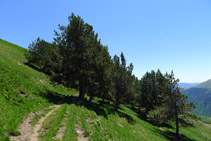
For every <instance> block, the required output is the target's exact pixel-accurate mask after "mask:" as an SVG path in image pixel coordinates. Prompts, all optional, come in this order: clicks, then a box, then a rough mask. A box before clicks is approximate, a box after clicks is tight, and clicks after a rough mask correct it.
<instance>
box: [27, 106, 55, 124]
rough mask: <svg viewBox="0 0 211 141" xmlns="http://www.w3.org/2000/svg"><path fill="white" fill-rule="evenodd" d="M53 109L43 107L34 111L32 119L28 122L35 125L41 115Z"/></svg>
mask: <svg viewBox="0 0 211 141" xmlns="http://www.w3.org/2000/svg"><path fill="white" fill-rule="evenodd" d="M53 109H54V108H45V109H43V110H42V111H41V112H40V113H36V114H35V116H34V119H33V120H32V121H30V123H31V124H32V125H36V124H37V122H38V121H39V120H40V118H42V117H43V116H45V115H46V114H47V113H48V112H50V111H51V110H53Z"/></svg>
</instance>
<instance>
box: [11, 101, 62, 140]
mask: <svg viewBox="0 0 211 141" xmlns="http://www.w3.org/2000/svg"><path fill="white" fill-rule="evenodd" d="M60 106H61V105H54V106H51V107H55V108H54V109H53V110H51V111H50V112H48V114H46V115H45V116H44V117H42V118H41V119H40V120H39V122H38V123H37V124H36V125H35V126H32V125H31V124H30V123H29V122H30V121H32V120H33V119H34V116H35V113H30V114H29V116H28V117H27V118H25V119H24V121H23V123H22V124H20V126H19V127H18V131H19V132H20V133H21V135H19V136H12V137H11V138H10V139H11V141H39V138H38V136H39V132H38V131H39V129H40V128H41V127H42V123H43V122H44V121H45V119H46V118H47V117H48V116H49V115H50V114H52V113H53V112H54V111H55V110H56V109H58V108H59V107H60ZM51 107H49V108H51Z"/></svg>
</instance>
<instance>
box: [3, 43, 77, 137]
mask: <svg viewBox="0 0 211 141" xmlns="http://www.w3.org/2000/svg"><path fill="white" fill-rule="evenodd" d="M24 52H25V49H23V48H21V47H19V46H17V45H14V44H11V43H8V42H6V41H3V40H0V111H1V112H0V137H4V136H8V135H16V134H18V132H17V130H16V128H17V127H18V125H19V124H20V123H21V122H22V120H23V118H24V117H25V116H27V115H28V114H29V113H30V112H35V111H39V110H40V109H42V108H43V107H46V106H49V105H52V104H53V102H54V98H53V96H51V94H56V93H60V94H71V93H73V92H74V91H71V90H68V89H63V87H62V86H56V87H54V86H53V85H52V84H51V83H50V81H49V78H48V77H47V76H46V75H45V74H43V73H41V72H39V71H36V70H34V69H32V68H31V67H29V66H27V65H25V64H24V63H25V62H26V60H25V58H24ZM0 140H1V138H0Z"/></svg>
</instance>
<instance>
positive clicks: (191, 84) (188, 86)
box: [179, 83, 200, 90]
mask: <svg viewBox="0 0 211 141" xmlns="http://www.w3.org/2000/svg"><path fill="white" fill-rule="evenodd" d="M198 84H200V83H179V87H180V88H184V89H185V90H186V89H189V88H191V87H194V86H196V85H198Z"/></svg>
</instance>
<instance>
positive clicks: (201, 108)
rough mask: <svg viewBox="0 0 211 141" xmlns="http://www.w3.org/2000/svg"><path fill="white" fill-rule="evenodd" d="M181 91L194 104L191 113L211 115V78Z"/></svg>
mask: <svg viewBox="0 0 211 141" xmlns="http://www.w3.org/2000/svg"><path fill="white" fill-rule="evenodd" d="M183 93H184V94H185V95H187V96H188V101H190V102H193V103H194V104H195V105H196V108H195V109H194V110H193V113H195V114H198V115H203V116H209V117H211V79H210V80H208V81H206V82H203V83H201V84H199V85H197V86H195V87H193V88H190V89H187V90H184V91H183Z"/></svg>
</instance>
